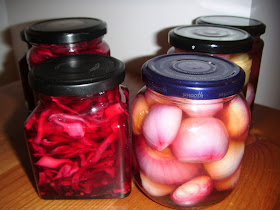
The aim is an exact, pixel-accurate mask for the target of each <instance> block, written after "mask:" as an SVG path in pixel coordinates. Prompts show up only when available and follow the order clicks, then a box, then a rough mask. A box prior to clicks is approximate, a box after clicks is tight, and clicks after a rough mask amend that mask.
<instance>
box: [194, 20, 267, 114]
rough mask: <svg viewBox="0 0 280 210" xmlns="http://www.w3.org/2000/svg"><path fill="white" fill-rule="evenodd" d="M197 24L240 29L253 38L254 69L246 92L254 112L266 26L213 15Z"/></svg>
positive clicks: (258, 22)
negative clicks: (263, 35)
mask: <svg viewBox="0 0 280 210" xmlns="http://www.w3.org/2000/svg"><path fill="white" fill-rule="evenodd" d="M195 24H198V25H201V24H204V25H205V24H210V25H223V26H230V27H235V28H240V29H242V30H245V31H247V32H248V33H249V34H251V35H252V36H253V38H254V44H253V48H252V50H251V51H250V52H249V55H250V56H251V58H252V68H251V74H250V78H249V82H248V88H247V92H246V100H247V101H248V103H249V105H250V108H251V110H253V106H254V101H255V97H256V92H257V86H258V80H259V74H260V66H261V60H262V52H263V47H264V41H263V40H262V39H261V37H260V36H261V35H262V34H264V33H265V28H266V26H265V24H264V23H262V22H261V21H259V20H256V19H252V18H246V17H238V16H227V15H211V16H202V17H198V18H197V19H196V20H195Z"/></svg>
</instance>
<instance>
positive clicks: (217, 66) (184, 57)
mask: <svg viewBox="0 0 280 210" xmlns="http://www.w3.org/2000/svg"><path fill="white" fill-rule="evenodd" d="M142 79H143V81H144V83H145V84H146V86H147V87H148V88H150V89H152V90H154V91H156V92H158V93H160V94H163V95H166V96H175V97H182V98H188V99H195V100H205V99H218V98H224V97H228V96H232V95H235V94H237V93H239V92H241V91H242V89H243V85H244V81H245V72H244V71H243V69H241V68H240V67H239V66H238V65H236V64H235V63H233V62H231V61H229V60H226V59H223V58H220V57H216V56H210V55H204V54H188V53H173V54H167V55H162V56H158V57H155V58H152V59H151V60H149V61H147V62H146V63H145V64H144V65H143V67H142Z"/></svg>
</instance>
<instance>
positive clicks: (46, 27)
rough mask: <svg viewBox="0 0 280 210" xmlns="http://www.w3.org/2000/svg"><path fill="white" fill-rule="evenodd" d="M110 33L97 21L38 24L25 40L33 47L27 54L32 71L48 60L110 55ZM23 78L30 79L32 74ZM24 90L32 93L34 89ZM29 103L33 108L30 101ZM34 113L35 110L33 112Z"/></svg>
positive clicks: (66, 20) (27, 29)
mask: <svg viewBox="0 0 280 210" xmlns="http://www.w3.org/2000/svg"><path fill="white" fill-rule="evenodd" d="M106 33H107V25H106V23H105V22H104V21H102V20H99V19H95V18H83V17H79V18H60V19H51V20H46V21H41V22H37V23H34V24H32V25H30V26H29V27H27V28H26V29H25V39H26V41H27V42H29V43H30V44H31V45H32V47H31V49H29V50H28V52H27V62H28V65H29V69H32V68H33V67H34V66H36V65H37V64H39V63H41V62H42V61H45V60H47V59H50V58H53V57H59V56H63V55H68V54H84V53H89V54H104V55H110V48H109V46H108V44H107V43H106V42H105V41H104V40H103V37H104V35H105V34H106ZM22 74H23V75H27V74H28V71H25V72H22ZM23 88H24V89H30V86H27V87H23ZM35 98H36V97H35ZM26 100H27V102H28V103H30V104H32V102H29V101H30V99H29V98H26ZM32 100H35V102H37V99H34V98H33V99H32ZM29 107H31V105H30V106H29ZM33 109H34V106H33V107H31V109H30V110H31V111H32V110H33Z"/></svg>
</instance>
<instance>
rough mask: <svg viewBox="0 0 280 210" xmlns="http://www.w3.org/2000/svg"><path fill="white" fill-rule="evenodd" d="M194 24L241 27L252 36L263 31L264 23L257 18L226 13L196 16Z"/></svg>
mask: <svg viewBox="0 0 280 210" xmlns="http://www.w3.org/2000/svg"><path fill="white" fill-rule="evenodd" d="M195 22H196V24H211V25H223V26H231V27H236V28H240V29H243V30H245V31H247V32H248V33H250V34H251V35H252V36H260V35H261V34H264V33H265V28H266V25H265V24H264V23H262V22H261V21H259V20H256V19H252V18H245V17H237V16H228V15H211V16H202V17H198V18H197V19H196V20H195Z"/></svg>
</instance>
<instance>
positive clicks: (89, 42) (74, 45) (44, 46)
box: [31, 36, 103, 50]
mask: <svg viewBox="0 0 280 210" xmlns="http://www.w3.org/2000/svg"><path fill="white" fill-rule="evenodd" d="M102 41H103V36H101V37H97V38H95V39H92V40H86V41H81V42H75V43H62V44H60V43H59V44H56V43H54V44H43V43H31V45H32V46H33V47H36V48H42V49H49V50H52V49H54V50H55V49H57V48H69V49H72V50H74V48H76V49H88V48H93V47H95V46H98V45H99V44H100V43H102Z"/></svg>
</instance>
